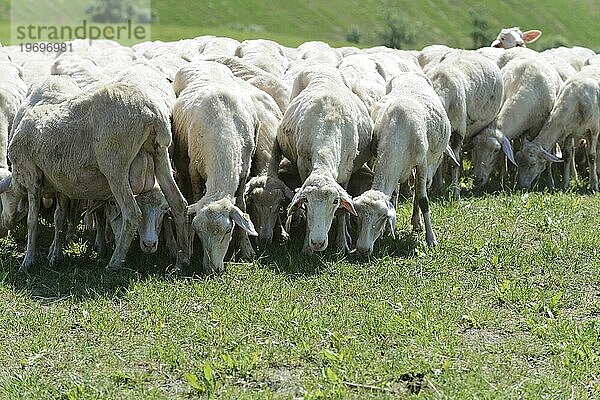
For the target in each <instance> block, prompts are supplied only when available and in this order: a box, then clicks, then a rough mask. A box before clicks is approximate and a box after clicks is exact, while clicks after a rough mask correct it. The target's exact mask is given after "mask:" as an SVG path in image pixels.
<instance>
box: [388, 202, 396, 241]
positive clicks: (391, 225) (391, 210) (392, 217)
mask: <svg viewBox="0 0 600 400" xmlns="http://www.w3.org/2000/svg"><path fill="white" fill-rule="evenodd" d="M387 207H388V209H387V222H386V223H387V227H388V229H389V231H390V235H392V238H393V239H396V207H394V205H393V204H392V203H391V202H389V201H388V202H387Z"/></svg>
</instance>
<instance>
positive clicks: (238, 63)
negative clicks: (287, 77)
mask: <svg viewBox="0 0 600 400" xmlns="http://www.w3.org/2000/svg"><path fill="white" fill-rule="evenodd" d="M206 60H207V61H216V62H218V63H221V64H223V65H226V66H227V67H228V68H229V69H230V70H231V72H232V73H233V75H235V76H236V77H238V78H240V79H243V80H245V81H246V82H248V83H250V84H251V85H252V86H254V87H256V88H258V89H260V90H262V91H263V92H266V93H268V94H269V95H270V96H271V97H272V98H273V100H275V102H276V103H277V105H278V106H279V109H280V110H281V112H282V113H283V112H284V111H285V109H286V108H287V105H288V102H289V98H290V89H289V88H288V86H286V85H285V84H284V83H283V81H282V79H281V78H278V77H277V76H275V75H273V74H271V73H269V72H266V71H264V70H262V69H260V68H258V67H256V66H254V65H251V64H248V63H247V62H245V61H244V60H243V59H241V58H239V57H207V58H206Z"/></svg>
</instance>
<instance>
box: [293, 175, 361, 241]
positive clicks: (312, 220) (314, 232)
mask: <svg viewBox="0 0 600 400" xmlns="http://www.w3.org/2000/svg"><path fill="white" fill-rule="evenodd" d="M303 205H304V206H306V224H307V232H308V235H309V238H308V244H309V247H310V249H311V250H312V251H323V250H325V249H326V248H327V244H328V237H327V236H328V233H329V229H330V228H331V223H332V222H333V218H334V216H335V213H336V211H337V210H338V208H344V209H346V211H348V212H350V213H351V214H353V215H356V210H355V209H354V204H353V202H352V198H351V197H350V196H349V195H348V193H347V192H346V191H345V190H344V189H343V188H342V187H341V186H340V185H339V184H338V183H337V182H336V181H335V179H333V178H331V177H329V176H326V175H320V174H311V175H310V176H309V177H308V178H306V181H304V184H303V185H302V187H301V188H300V189H299V190H298V191H297V192H296V195H295V196H294V198H293V199H292V203H291V205H290V207H289V208H288V225H289V222H290V221H291V217H292V215H293V213H294V211H295V210H296V209H297V208H298V207H301V206H303Z"/></svg>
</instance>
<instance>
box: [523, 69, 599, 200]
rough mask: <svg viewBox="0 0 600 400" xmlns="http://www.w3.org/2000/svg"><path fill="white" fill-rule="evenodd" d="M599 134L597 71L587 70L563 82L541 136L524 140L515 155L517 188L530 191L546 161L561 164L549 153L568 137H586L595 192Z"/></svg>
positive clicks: (591, 178)
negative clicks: (517, 169)
mask: <svg viewBox="0 0 600 400" xmlns="http://www.w3.org/2000/svg"><path fill="white" fill-rule="evenodd" d="M599 133H600V67H595V66H588V67H585V68H584V69H582V70H581V71H580V72H579V73H577V74H576V75H574V76H573V77H572V78H571V79H569V80H568V81H567V82H565V84H564V86H563V88H562V89H561V91H560V94H559V96H558V98H557V99H556V102H555V104H554V107H553V108H552V111H551V112H550V116H549V117H548V120H547V121H546V123H545V124H544V126H543V127H542V130H541V131H540V133H539V134H538V135H537V136H536V137H535V138H534V139H533V141H531V142H530V141H527V140H525V141H524V143H523V146H522V148H521V150H520V151H519V152H517V154H516V157H515V158H516V161H517V164H518V166H519V171H518V175H519V185H520V186H521V187H523V188H529V187H531V183H532V182H533V180H534V179H536V178H537V177H538V176H539V175H540V173H541V172H542V171H543V170H544V169H545V168H546V164H547V162H548V161H550V162H558V161H561V160H560V159H558V158H557V157H556V156H554V155H553V154H551V153H550V151H551V150H552V149H553V148H554V147H555V145H556V144H557V143H562V142H563V141H564V140H565V139H566V137H567V136H571V137H573V138H581V137H586V140H587V144H588V145H587V151H588V162H589V175H590V190H592V191H594V192H595V191H598V174H597V167H596V161H597V160H596V158H597V144H598V134H599Z"/></svg>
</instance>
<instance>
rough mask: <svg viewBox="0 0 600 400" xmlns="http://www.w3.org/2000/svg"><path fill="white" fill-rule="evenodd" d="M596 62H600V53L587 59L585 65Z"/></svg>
mask: <svg viewBox="0 0 600 400" xmlns="http://www.w3.org/2000/svg"><path fill="white" fill-rule="evenodd" d="M596 64H600V54H596V55H594V56H591V57H589V58H588V59H587V60H586V61H585V65H596Z"/></svg>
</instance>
